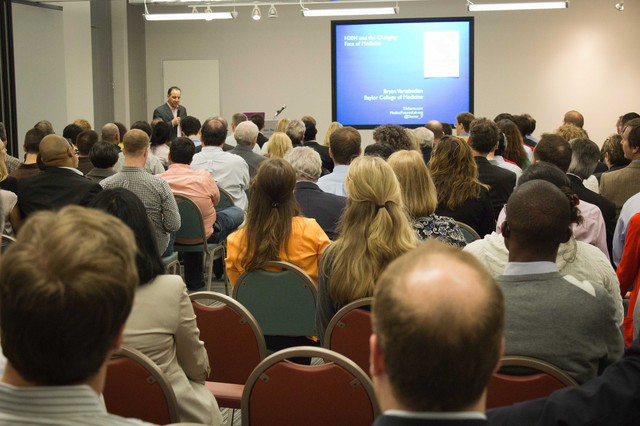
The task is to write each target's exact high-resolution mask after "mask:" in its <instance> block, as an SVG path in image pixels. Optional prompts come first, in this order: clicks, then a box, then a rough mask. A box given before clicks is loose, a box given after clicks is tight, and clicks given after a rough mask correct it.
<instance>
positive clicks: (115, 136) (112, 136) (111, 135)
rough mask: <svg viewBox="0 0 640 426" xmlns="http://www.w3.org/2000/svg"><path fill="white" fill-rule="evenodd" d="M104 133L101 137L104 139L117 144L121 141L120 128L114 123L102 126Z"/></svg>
mask: <svg viewBox="0 0 640 426" xmlns="http://www.w3.org/2000/svg"><path fill="white" fill-rule="evenodd" d="M100 132H101V133H102V135H101V139H102V140H103V141H107V142H111V143H113V144H117V143H118V142H120V136H121V135H120V129H118V126H116V125H115V124H114V123H107V124H105V125H104V126H102V129H101V131H100Z"/></svg>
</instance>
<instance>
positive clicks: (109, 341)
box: [0, 135, 148, 426]
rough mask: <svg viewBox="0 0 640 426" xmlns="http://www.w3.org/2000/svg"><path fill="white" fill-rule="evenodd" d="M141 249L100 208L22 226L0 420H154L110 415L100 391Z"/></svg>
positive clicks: (7, 291) (1, 305)
mask: <svg viewBox="0 0 640 426" xmlns="http://www.w3.org/2000/svg"><path fill="white" fill-rule="evenodd" d="M49 137H55V138H60V139H62V141H63V142H64V143H65V144H66V145H67V146H69V144H68V143H67V141H66V139H64V138H62V137H60V136H54V135H52V136H49ZM135 253H136V242H135V239H134V238H133V234H132V232H131V230H129V229H128V228H127V226H126V225H124V224H123V223H122V222H121V221H119V220H118V219H116V218H114V217H112V216H110V215H107V214H105V213H102V212H98V211H95V210H89V209H84V208H81V207H77V206H74V207H66V208H64V209H62V210H61V211H59V212H40V213H37V214H35V215H33V217H31V218H30V219H29V221H27V222H26V223H25V226H24V227H23V228H22V229H21V231H20V238H19V240H18V241H17V242H15V243H12V244H11V250H8V251H7V252H6V253H4V254H3V255H2V263H1V266H0V269H1V270H2V273H0V289H1V291H0V327H1V330H2V350H3V352H4V354H5V355H6V357H7V360H8V361H7V365H6V368H5V370H4V375H3V376H2V383H0V424H3V425H16V424H29V425H54V424H55V425H71V424H77V425H80V424H83V425H84V424H94V425H97V424H103V425H107V424H108V425H122V426H124V425H144V424H148V423H143V422H141V421H139V420H133V419H124V418H121V417H118V416H115V415H112V414H109V413H107V410H106V408H105V405H104V401H103V399H102V395H101V393H102V390H103V387H104V383H105V377H106V373H107V362H108V361H109V359H110V358H111V356H112V355H113V354H114V353H115V352H117V351H118V350H119V349H120V346H121V344H122V332H123V328H124V324H125V321H126V319H127V316H128V315H129V312H130V311H131V306H132V302H133V295H134V291H135V287H136V284H137V281H138V274H137V272H136V267H135ZM34 259H37V261H35V262H34ZM116 271H117V273H116Z"/></svg>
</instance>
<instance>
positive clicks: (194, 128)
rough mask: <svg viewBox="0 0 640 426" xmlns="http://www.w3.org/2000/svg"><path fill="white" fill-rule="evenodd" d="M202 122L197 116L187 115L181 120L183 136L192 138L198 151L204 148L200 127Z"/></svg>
mask: <svg viewBox="0 0 640 426" xmlns="http://www.w3.org/2000/svg"><path fill="white" fill-rule="evenodd" d="M201 128H202V124H201V123H200V120H198V119H197V118H196V117H192V116H190V115H187V116H186V117H184V118H182V119H181V120H180V129H181V130H182V136H184V137H187V138H189V139H191V142H193V144H194V145H195V147H196V152H200V151H201V150H202V140H201V139H200V136H201V134H200V129H201Z"/></svg>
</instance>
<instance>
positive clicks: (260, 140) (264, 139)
mask: <svg viewBox="0 0 640 426" xmlns="http://www.w3.org/2000/svg"><path fill="white" fill-rule="evenodd" d="M268 140H269V138H268V137H266V136H265V135H263V134H262V132H259V133H258V146H259V147H260V148H262V145H264V143H265V142H267V141H268Z"/></svg>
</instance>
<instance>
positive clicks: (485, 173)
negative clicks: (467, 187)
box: [469, 118, 516, 220]
mask: <svg viewBox="0 0 640 426" xmlns="http://www.w3.org/2000/svg"><path fill="white" fill-rule="evenodd" d="M499 137H500V129H498V126H497V125H496V123H494V122H493V121H491V120H487V119H486V118H478V119H476V120H473V121H472V122H471V124H470V125H469V145H470V146H471V150H472V151H473V158H474V159H475V160H476V164H477V165H478V179H480V182H482V183H484V184H485V185H488V186H489V197H491V205H492V206H493V213H494V216H495V219H496V220H497V219H498V215H499V214H500V211H501V210H502V207H503V206H504V205H505V204H506V202H507V200H508V199H509V196H510V195H511V193H512V192H513V188H515V186H516V174H515V173H513V172H512V171H509V170H507V169H503V168H502V167H498V166H496V165H494V164H491V163H490V162H489V160H487V156H488V155H489V154H490V153H491V152H493V151H495V150H496V148H497V147H498V139H499Z"/></svg>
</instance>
